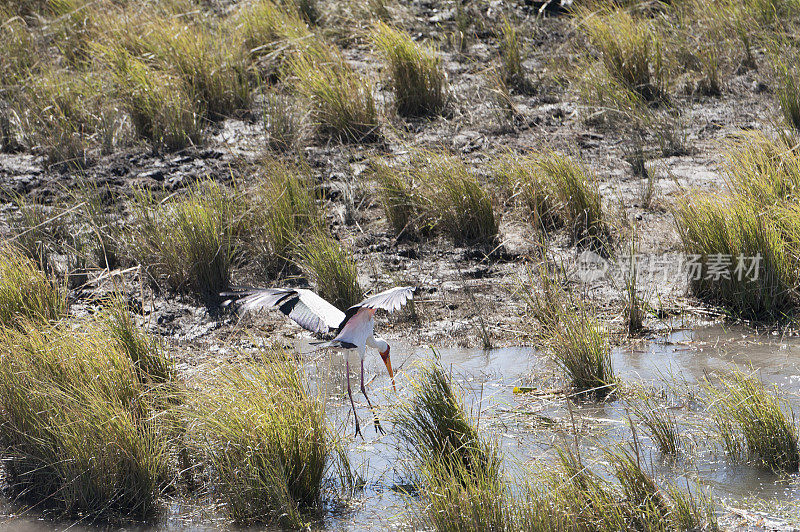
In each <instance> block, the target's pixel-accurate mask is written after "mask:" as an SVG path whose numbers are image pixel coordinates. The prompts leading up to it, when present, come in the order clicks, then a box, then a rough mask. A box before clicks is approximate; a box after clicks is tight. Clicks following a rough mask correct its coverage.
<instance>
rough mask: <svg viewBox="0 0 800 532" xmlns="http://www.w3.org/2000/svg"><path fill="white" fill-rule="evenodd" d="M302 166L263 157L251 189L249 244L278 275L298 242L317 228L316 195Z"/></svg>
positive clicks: (268, 272) (261, 260) (288, 260)
mask: <svg viewBox="0 0 800 532" xmlns="http://www.w3.org/2000/svg"><path fill="white" fill-rule="evenodd" d="M307 174H308V171H307V169H306V168H304V167H302V166H294V165H290V164H287V163H284V162H281V161H278V160H275V159H268V160H265V161H264V162H263V163H262V164H261V168H260V169H259V180H258V182H257V183H256V186H255V188H254V189H253V190H252V191H251V192H250V194H251V196H250V197H251V199H250V200H249V201H248V203H249V205H250V207H249V209H248V211H249V212H248V218H249V219H250V226H251V230H250V233H251V234H252V240H253V242H249V243H248V245H250V246H252V247H253V248H254V249H255V250H256V252H257V255H258V256H259V257H260V258H259V261H260V262H261V263H262V264H263V266H264V269H265V270H266V272H267V274H269V275H277V274H279V273H281V272H282V271H283V270H285V269H286V267H287V265H288V264H289V263H290V262H291V261H292V260H293V259H294V258H295V257H296V255H297V253H298V252H299V248H298V245H297V242H298V241H299V240H302V239H303V236H304V235H308V234H310V233H312V232H314V231H317V230H319V227H320V226H321V225H320V224H321V217H320V213H319V209H318V207H317V203H316V198H315V197H314V193H313V191H312V188H311V184H310V182H309V179H308V176H307Z"/></svg>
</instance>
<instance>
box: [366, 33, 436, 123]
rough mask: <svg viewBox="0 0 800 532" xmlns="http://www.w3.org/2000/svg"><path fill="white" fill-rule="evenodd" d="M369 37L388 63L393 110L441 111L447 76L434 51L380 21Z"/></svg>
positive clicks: (419, 113) (409, 112)
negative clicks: (393, 99) (392, 92)
mask: <svg viewBox="0 0 800 532" xmlns="http://www.w3.org/2000/svg"><path fill="white" fill-rule="evenodd" d="M371 38H372V42H373V43H374V45H375V46H376V47H377V48H378V49H379V50H380V52H381V53H382V54H383V56H384V58H385V59H386V60H387V61H388V63H389V76H390V80H391V81H390V84H391V87H392V90H393V91H394V97H395V108H396V110H397V113H398V114H399V115H401V116H407V117H418V116H430V115H437V114H439V113H441V112H442V111H443V110H444V108H445V106H446V104H447V78H446V76H445V73H444V71H443V70H442V67H441V64H440V61H439V59H438V58H437V57H436V55H435V52H434V51H432V50H428V49H426V48H424V47H423V46H421V45H419V44H417V43H415V42H414V41H413V40H412V39H411V36H410V35H408V34H407V33H404V32H402V31H399V30H396V29H394V28H392V27H390V26H389V25H387V24H385V23H383V22H378V23H377V24H376V25H375V28H374V29H373V31H372V37H371Z"/></svg>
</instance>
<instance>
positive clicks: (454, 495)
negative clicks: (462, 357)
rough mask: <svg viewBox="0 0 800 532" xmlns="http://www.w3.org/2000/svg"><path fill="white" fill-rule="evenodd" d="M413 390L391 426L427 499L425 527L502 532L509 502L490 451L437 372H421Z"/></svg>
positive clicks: (446, 380) (426, 369) (427, 369)
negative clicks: (398, 436) (412, 464)
mask: <svg viewBox="0 0 800 532" xmlns="http://www.w3.org/2000/svg"><path fill="white" fill-rule="evenodd" d="M413 387H414V390H413V394H412V396H411V398H410V399H409V401H408V402H406V403H404V404H403V405H401V406H400V408H399V409H398V411H397V413H396V414H395V415H394V423H395V427H396V428H397V430H398V431H399V434H400V438H401V439H402V441H403V442H404V444H405V449H406V452H407V453H408V455H409V456H410V457H411V458H412V460H413V463H414V471H413V472H412V475H413V476H414V477H415V485H416V487H417V490H418V491H419V492H420V493H421V494H423V495H424V496H425V497H426V498H427V501H426V503H427V505H426V507H425V512H424V516H423V521H424V522H425V525H426V526H428V527H431V528H433V529H434V530H441V531H445V530H453V531H455V530H474V529H482V530H503V529H505V528H506V527H505V524H506V523H508V522H509V516H510V513H509V512H510V508H511V505H510V501H511V497H510V494H509V492H508V489H507V487H506V486H505V485H504V483H503V480H502V464H501V460H500V455H499V454H498V451H497V449H496V447H495V445H494V444H493V443H492V442H490V441H488V440H486V439H484V438H483V437H482V436H481V435H480V434H479V433H478V428H477V426H476V425H475V424H474V423H473V422H472V421H471V420H470V419H469V417H468V416H467V414H466V412H465V411H464V407H463V406H462V404H461V401H460V400H459V399H458V398H457V397H456V395H455V393H454V391H453V388H452V385H451V382H450V380H449V378H448V377H447V375H445V373H444V371H443V370H442V368H441V367H439V366H438V365H429V366H425V367H423V368H422V369H421V370H420V374H419V376H418V377H417V379H416V382H414V383H413Z"/></svg>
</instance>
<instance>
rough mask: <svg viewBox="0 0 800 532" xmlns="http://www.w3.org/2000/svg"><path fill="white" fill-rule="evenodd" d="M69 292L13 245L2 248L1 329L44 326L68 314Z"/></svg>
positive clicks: (0, 262)
mask: <svg viewBox="0 0 800 532" xmlns="http://www.w3.org/2000/svg"><path fill="white" fill-rule="evenodd" d="M66 312H67V292H66V289H65V288H64V287H63V286H62V285H61V283H59V282H57V281H54V280H51V279H49V278H48V277H47V275H46V274H45V273H44V272H42V271H41V270H40V269H39V268H38V267H37V266H36V263H34V261H32V260H31V259H29V258H28V257H26V256H25V255H23V254H22V252H20V251H19V250H18V249H16V248H14V247H13V246H11V245H7V244H6V245H3V246H2V247H0V326H3V327H22V326H24V324H25V323H28V322H32V323H39V324H44V323H47V322H49V321H55V320H58V319H59V318H61V317H63V316H65V315H66Z"/></svg>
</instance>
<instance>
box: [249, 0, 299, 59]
mask: <svg viewBox="0 0 800 532" xmlns="http://www.w3.org/2000/svg"><path fill="white" fill-rule="evenodd" d="M234 21H235V23H236V24H237V30H238V32H239V33H238V35H239V39H240V40H241V41H242V42H243V44H244V48H245V49H246V50H247V51H248V52H249V53H250V54H252V55H254V56H260V55H265V54H268V53H270V52H272V51H273V47H272V45H273V44H275V43H276V42H278V41H282V40H288V41H292V40H297V39H301V38H303V37H308V36H309V35H310V34H311V32H310V31H309V30H308V27H307V25H306V23H305V22H304V21H303V20H302V19H301V18H300V17H299V16H298V15H297V12H296V11H295V10H293V9H284V8H283V7H280V6H278V5H277V4H276V3H275V2H272V1H271V0H259V1H257V2H254V3H253V4H251V5H249V6H247V7H244V8H242V10H241V11H240V12H239V13H237V14H236V15H235V16H234Z"/></svg>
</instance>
